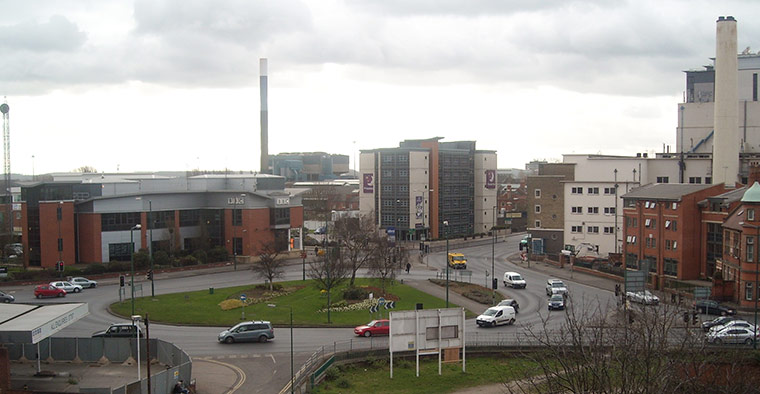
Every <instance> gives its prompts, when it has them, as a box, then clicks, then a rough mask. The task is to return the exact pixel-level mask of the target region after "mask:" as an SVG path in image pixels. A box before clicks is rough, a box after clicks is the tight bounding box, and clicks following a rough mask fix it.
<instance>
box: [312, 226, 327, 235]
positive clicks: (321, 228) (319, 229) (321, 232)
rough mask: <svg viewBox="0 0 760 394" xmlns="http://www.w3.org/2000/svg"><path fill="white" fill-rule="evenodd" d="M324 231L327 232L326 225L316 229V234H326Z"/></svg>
mask: <svg viewBox="0 0 760 394" xmlns="http://www.w3.org/2000/svg"><path fill="white" fill-rule="evenodd" d="M324 233H325V228H324V227H320V228H318V229H316V230H314V234H324Z"/></svg>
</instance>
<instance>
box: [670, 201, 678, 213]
mask: <svg viewBox="0 0 760 394" xmlns="http://www.w3.org/2000/svg"><path fill="white" fill-rule="evenodd" d="M670 209H672V210H674V211H675V210H676V209H678V203H677V202H674V203H673V204H672V205H671V206H670Z"/></svg>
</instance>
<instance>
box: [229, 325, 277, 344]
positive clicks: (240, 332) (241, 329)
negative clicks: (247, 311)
mask: <svg viewBox="0 0 760 394" xmlns="http://www.w3.org/2000/svg"><path fill="white" fill-rule="evenodd" d="M273 338H274V328H272V323H270V322H268V321H247V322H244V323H238V324H237V325H235V326H234V327H231V328H228V329H226V330H224V331H222V332H220V333H219V337H218V338H217V340H218V341H219V342H224V343H235V342H253V341H258V342H266V341H268V340H270V339H273Z"/></svg>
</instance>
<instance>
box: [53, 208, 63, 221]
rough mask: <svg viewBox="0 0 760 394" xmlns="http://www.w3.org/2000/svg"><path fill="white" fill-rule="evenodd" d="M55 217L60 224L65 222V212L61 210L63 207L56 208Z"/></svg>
mask: <svg viewBox="0 0 760 394" xmlns="http://www.w3.org/2000/svg"><path fill="white" fill-rule="evenodd" d="M55 215H56V218H57V219H58V221H59V222H60V221H61V220H63V210H62V209H61V207H57V208H56V210H55Z"/></svg>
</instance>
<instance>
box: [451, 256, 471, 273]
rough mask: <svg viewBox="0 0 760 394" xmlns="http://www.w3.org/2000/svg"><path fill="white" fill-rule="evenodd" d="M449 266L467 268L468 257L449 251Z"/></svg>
mask: <svg viewBox="0 0 760 394" xmlns="http://www.w3.org/2000/svg"><path fill="white" fill-rule="evenodd" d="M448 262H449V267H451V268H453V269H455V270H456V269H463V270H465V269H467V259H466V258H464V255H463V254H461V253H449V258H448Z"/></svg>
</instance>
